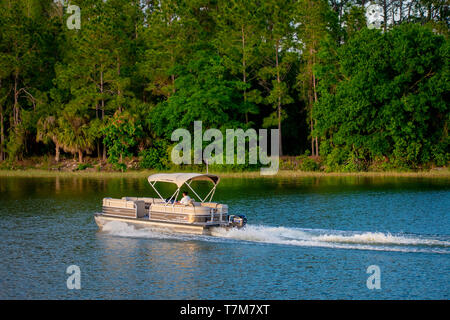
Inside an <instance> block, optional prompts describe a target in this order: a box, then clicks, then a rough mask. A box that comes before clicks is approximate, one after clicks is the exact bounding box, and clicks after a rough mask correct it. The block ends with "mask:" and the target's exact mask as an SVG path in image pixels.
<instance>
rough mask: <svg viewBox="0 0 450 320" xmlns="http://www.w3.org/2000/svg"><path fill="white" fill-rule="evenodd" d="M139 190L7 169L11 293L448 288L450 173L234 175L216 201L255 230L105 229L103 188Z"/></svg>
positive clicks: (448, 294)
mask: <svg viewBox="0 0 450 320" xmlns="http://www.w3.org/2000/svg"><path fill="white" fill-rule="evenodd" d="M199 187H200V190H201V191H202V192H204V191H205V190H206V189H205V188H206V187H205V186H203V185H200V186H199ZM163 191H167V192H169V191H170V190H163ZM133 195H135V196H155V195H154V194H153V193H152V190H151V188H150V186H149V185H148V183H147V182H146V180H145V179H120V178H117V179H116V178H115V179H88V178H5V177H0V257H1V262H0V298H1V299H47V298H51V299H448V298H450V275H449V271H450V265H449V262H450V180H449V179H425V178H399V177H397V178H392V177H391V178H367V177H366V178H362V177H334V178H333V177H324V178H296V179H277V178H274V179H271V178H266V179H223V180H222V182H221V183H220V184H219V187H218V190H217V192H216V197H215V200H217V201H219V202H223V203H227V204H228V205H229V207H230V212H232V213H239V214H241V213H243V214H246V215H247V217H248V220H249V222H248V226H247V227H246V228H245V229H244V230H237V231H229V232H220V231H218V232H217V234H216V236H214V237H208V236H189V235H177V234H163V233H155V232H152V231H149V230H143V229H139V230H136V229H134V228H133V227H130V226H127V225H125V224H121V223H112V224H111V225H108V226H106V227H105V230H103V231H99V230H98V228H97V226H96V224H95V222H94V219H93V214H94V212H99V211H101V201H102V198H103V197H122V196H133ZM70 265H77V266H79V268H80V271H81V289H80V290H76V289H75V290H69V289H68V288H67V285H66V280H67V278H68V277H69V274H67V273H66V269H67V267H68V266H70ZM371 265H376V266H378V267H379V268H380V285H381V288H380V289H372V290H371V289H368V287H367V285H366V281H367V279H368V277H369V276H370V275H371V274H368V273H367V268H368V267H369V266H371Z"/></svg>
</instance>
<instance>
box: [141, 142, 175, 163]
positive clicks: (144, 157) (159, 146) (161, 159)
mask: <svg viewBox="0 0 450 320" xmlns="http://www.w3.org/2000/svg"><path fill="white" fill-rule="evenodd" d="M139 157H140V161H139V167H140V168H141V169H156V170H167V169H169V158H168V152H167V143H166V142H165V141H162V140H161V141H156V142H155V143H154V144H153V147H152V148H149V149H147V150H143V151H142V152H141V153H140V154H139Z"/></svg>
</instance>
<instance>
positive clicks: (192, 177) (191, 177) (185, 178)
mask: <svg viewBox="0 0 450 320" xmlns="http://www.w3.org/2000/svg"><path fill="white" fill-rule="evenodd" d="M147 180H148V183H149V184H150V186H151V187H152V188H153V190H155V192H156V193H157V194H158V196H159V197H160V198H161V200H163V201H164V202H165V204H166V205H168V204H171V203H172V202H171V201H172V199H176V198H177V197H178V195H179V193H180V189H181V187H182V186H183V185H186V186H187V187H188V188H189V189H191V191H192V192H193V193H194V194H195V195H196V196H197V198H198V199H199V200H200V201H201V203H204V202H205V201H207V200H208V198H209V200H208V202H211V201H212V198H213V196H214V193H215V192H216V187H217V185H218V184H219V181H220V178H219V177H218V176H216V175H214V174H202V173H156V174H153V175H151V176H149V177H148V178H147ZM198 180H203V181H209V182H212V184H213V187H212V189H211V190H210V191H209V193H208V194H207V195H206V196H205V198H203V199H202V197H200V196H199V195H198V193H197V192H195V190H194V189H193V188H192V186H191V183H192V181H198ZM157 182H167V183H173V184H175V185H177V189H176V190H175V192H174V193H173V194H172V196H171V197H170V198H169V199H168V200H167V199H165V198H164V197H163V196H162V195H161V194H160V193H159V192H158V190H157V189H156V187H155V185H156V183H157ZM174 204H175V203H172V205H174Z"/></svg>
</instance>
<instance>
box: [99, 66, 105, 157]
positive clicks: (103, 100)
mask: <svg viewBox="0 0 450 320" xmlns="http://www.w3.org/2000/svg"><path fill="white" fill-rule="evenodd" d="M101 68H103V67H102V66H101ZM100 92H101V94H102V100H101V102H102V121H104V118H105V99H104V97H103V69H102V70H101V71H100ZM102 143H103V160H106V145H105V143H104V142H102Z"/></svg>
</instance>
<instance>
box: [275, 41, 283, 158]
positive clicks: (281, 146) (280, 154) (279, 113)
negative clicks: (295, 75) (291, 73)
mask: <svg viewBox="0 0 450 320" xmlns="http://www.w3.org/2000/svg"><path fill="white" fill-rule="evenodd" d="M279 46H280V39H277V42H276V46H275V49H276V52H275V63H276V69H277V82H278V84H280V82H281V79H280V69H279V62H278V49H279ZM278 144H279V156H282V155H283V145H282V139H281V96H280V95H279V96H278Z"/></svg>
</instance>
